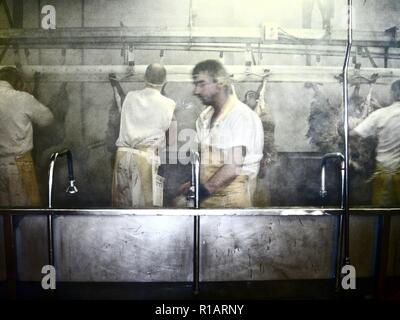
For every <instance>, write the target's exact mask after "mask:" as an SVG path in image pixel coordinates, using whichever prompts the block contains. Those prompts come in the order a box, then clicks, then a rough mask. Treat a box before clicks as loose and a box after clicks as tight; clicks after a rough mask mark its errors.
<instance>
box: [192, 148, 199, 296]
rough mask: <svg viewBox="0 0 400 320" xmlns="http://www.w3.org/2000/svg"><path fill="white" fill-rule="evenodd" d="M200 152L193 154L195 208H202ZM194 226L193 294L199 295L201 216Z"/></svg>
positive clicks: (196, 218) (195, 220)
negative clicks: (200, 197) (200, 195)
mask: <svg viewBox="0 0 400 320" xmlns="http://www.w3.org/2000/svg"><path fill="white" fill-rule="evenodd" d="M199 159H200V158H199V155H198V153H194V154H193V159H192V181H193V182H194V209H200V201H199V200H200V199H199V183H200V181H199V179H200V160H199ZM193 222H194V227H193V294H194V295H198V294H199V291H200V288H199V287H200V216H198V215H196V216H194V221H193Z"/></svg>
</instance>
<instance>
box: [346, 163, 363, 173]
mask: <svg viewBox="0 0 400 320" xmlns="http://www.w3.org/2000/svg"><path fill="white" fill-rule="evenodd" d="M349 165H350V168H352V169H353V170H354V171H355V172H361V171H362V170H363V168H362V167H361V166H360V164H359V163H358V162H356V161H353V160H350V162H349Z"/></svg>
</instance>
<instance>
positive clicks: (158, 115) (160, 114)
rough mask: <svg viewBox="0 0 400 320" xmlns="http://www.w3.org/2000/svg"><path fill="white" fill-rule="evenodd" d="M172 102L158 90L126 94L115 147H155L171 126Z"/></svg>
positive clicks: (159, 144) (162, 141) (147, 89)
mask: <svg viewBox="0 0 400 320" xmlns="http://www.w3.org/2000/svg"><path fill="white" fill-rule="evenodd" d="M174 110H175V102H174V101H173V100H172V99H170V98H167V97H165V96H163V95H162V94H161V93H160V92H159V91H158V90H156V89H153V88H144V89H142V90H137V91H130V92H129V93H128V94H127V96H126V98H125V101H124V103H123V105H122V111H121V125H120V131H119V137H118V140H117V142H116V145H117V147H127V148H135V147H136V146H138V145H140V146H144V147H155V148H156V147H159V146H162V144H163V143H164V141H165V132H166V131H167V130H168V128H169V127H170V125H171V121H172V117H173V114H174Z"/></svg>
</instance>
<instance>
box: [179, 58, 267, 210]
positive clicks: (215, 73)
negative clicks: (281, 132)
mask: <svg viewBox="0 0 400 320" xmlns="http://www.w3.org/2000/svg"><path fill="white" fill-rule="evenodd" d="M192 78H193V85H194V89H193V94H194V95H195V96H197V97H198V98H199V99H200V100H201V102H202V103H203V104H204V105H205V106H208V107H207V108H206V109H205V110H204V111H203V112H202V113H201V114H200V116H199V118H198V119H197V121H196V130H197V139H198V142H199V146H200V157H201V166H200V190H199V196H200V205H201V207H203V208H246V207H251V206H252V194H251V188H250V184H249V182H250V180H251V179H254V178H255V177H256V176H257V174H258V171H259V166H260V165H259V163H260V160H261V158H262V156H263V139H264V135H263V127H262V123H261V120H260V118H259V117H258V116H257V114H256V113H255V112H254V111H253V110H251V109H250V108H249V107H248V106H246V105H245V104H244V103H242V102H240V101H239V100H238V99H237V98H236V97H235V96H234V95H233V94H232V93H231V91H232V90H231V84H230V79H229V75H228V73H227V71H226V70H225V68H224V66H223V65H222V64H221V63H220V62H219V61H217V60H205V61H202V62H200V63H198V64H197V65H196V66H195V67H194V69H193V71H192ZM186 187H187V184H186ZM182 190H185V187H183V188H182Z"/></svg>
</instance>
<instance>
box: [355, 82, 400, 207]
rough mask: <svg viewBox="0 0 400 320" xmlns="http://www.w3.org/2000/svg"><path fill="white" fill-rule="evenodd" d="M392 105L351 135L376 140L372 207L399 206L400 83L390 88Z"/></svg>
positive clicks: (373, 113)
mask: <svg viewBox="0 0 400 320" xmlns="http://www.w3.org/2000/svg"><path fill="white" fill-rule="evenodd" d="M391 93H392V97H393V100H394V102H393V104H392V105H390V106H388V107H385V108H381V109H378V110H376V111H374V112H372V113H371V114H370V115H369V116H368V117H367V118H366V119H365V120H364V121H363V122H361V123H360V124H359V125H358V126H357V127H356V128H355V129H354V130H353V131H352V132H351V133H352V134H357V135H358V136H360V137H361V138H367V137H371V136H373V137H376V138H377V141H378V145H377V148H376V168H375V173H374V175H373V176H372V201H371V202H372V205H374V206H379V207H399V206H400V80H397V81H395V82H393V84H392V86H391Z"/></svg>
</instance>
